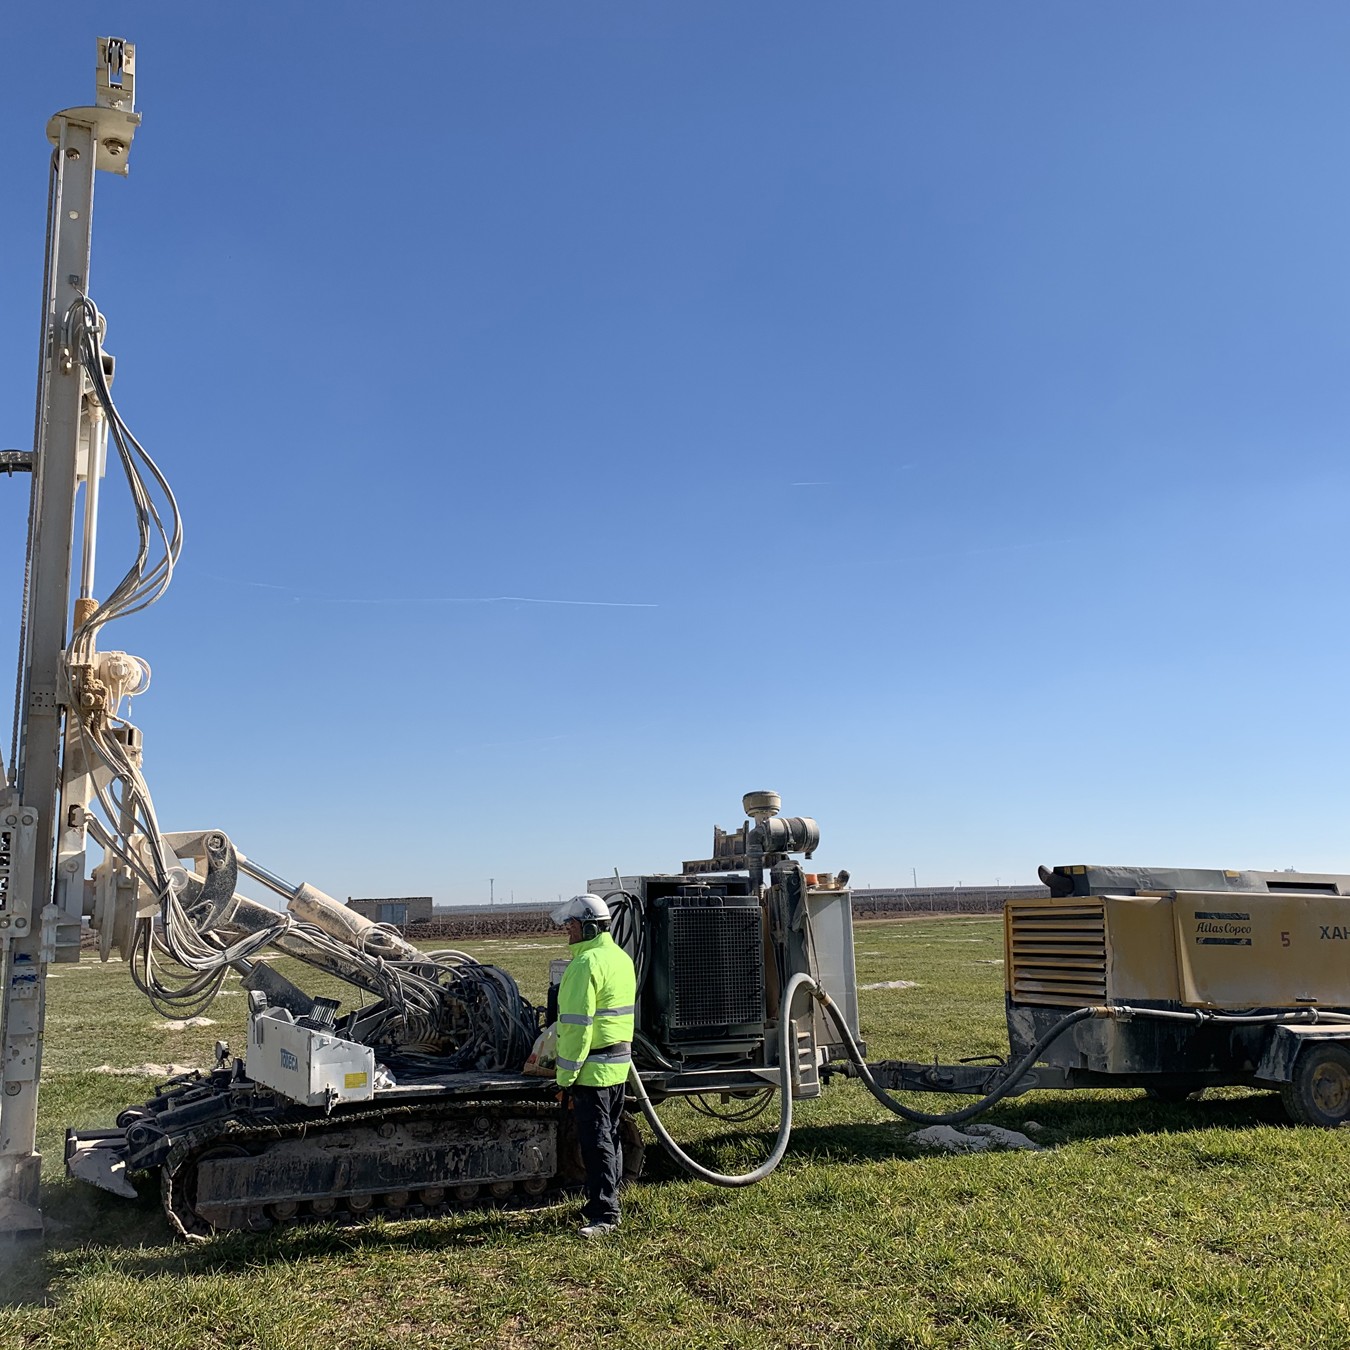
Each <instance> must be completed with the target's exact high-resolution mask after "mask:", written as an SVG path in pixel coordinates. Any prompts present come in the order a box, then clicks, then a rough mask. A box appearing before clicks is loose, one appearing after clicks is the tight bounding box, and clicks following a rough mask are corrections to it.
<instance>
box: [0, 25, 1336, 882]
mask: <svg viewBox="0 0 1350 1350" xmlns="http://www.w3.org/2000/svg"><path fill="white" fill-rule="evenodd" d="M5 27H6V48H7V51H6V83H5V86H4V93H3V104H2V105H0V107H2V109H3V130H4V136H3V139H0V171H2V172H3V182H4V198H3V202H4V207H3V213H2V215H0V231H3V233H2V235H0V258H3V265H2V266H0V443H2V444H4V445H14V446H21V447H22V446H26V445H28V444H29V443H30V438H31V416H32V413H31V409H32V391H33V383H34V347H35V337H36V319H37V302H38V292H39V283H40V267H41V249H42V224H43V201H44V193H45V187H46V163H47V146H46V141H45V139H44V135H43V128H44V125H45V122H46V119H47V117H48V116H49V115H50V114H51V113H53V112H55V111H56V110H57V109H58V108H61V107H64V106H67V105H71V104H78V103H84V102H87V101H89V100H90V98H91V95H92V88H93V84H92V80H93V43H94V38H95V37H96V36H97V35H98V34H100V33H107V32H113V33H119V34H123V35H125V36H126V37H128V38H130V39H132V40H134V41H135V42H136V43H137V47H138V60H139V67H140V68H139V105H140V109H141V111H142V112H143V114H144V119H145V120H144V124H143V126H142V128H141V130H140V132H139V133H138V136H137V139H136V143H135V146H134V147H133V151H132V155H131V177H130V178H129V179H127V180H125V181H123V180H119V179H114V178H111V177H109V176H107V175H101V176H100V181H99V184H98V195H97V199H96V209H95V256H94V264H93V269H92V293H93V295H94V298H95V299H96V300H97V302H98V304H99V305H100V307H101V308H102V309H103V311H104V312H105V314H106V315H107V317H108V321H109V327H110V332H109V347H110V349H111V350H112V351H113V352H114V353H115V355H116V356H117V358H118V363H119V364H118V377H117V385H116V389H115V393H116V395H117V396H118V401H119V405H120V407H121V409H122V411H123V413H124V414H125V416H126V418H127V420H128V421H129V423H130V424H131V426H132V427H133V429H135V430H136V431H137V433H138V435H139V436H140V437H141V439H142V440H143V441H144V442H145V444H146V445H147V447H148V448H149V449H150V450H151V452H152V453H153V454H154V455H155V456H156V457H157V458H158V460H159V462H160V464H161V465H162V467H163V468H164V470H165V471H166V472H167V474H168V475H169V477H170V479H171V481H172V482H173V483H174V485H175V487H176V490H177V492H178V496H179V499H180V502H181V504H182V509H183V513H184V516H185V519H186V531H187V536H186V547H185V550H184V557H183V562H182V565H181V568H180V571H179V573H178V575H177V577H176V579H175V582H174V587H173V590H172V591H171V593H170V595H169V596H168V597H167V598H166V599H165V600H164V601H163V602H162V603H161V604H160V605H159V606H158V607H157V608H156V609H155V610H154V611H152V612H151V613H150V614H148V615H147V616H145V617H143V618H137V619H133V620H130V621H127V622H126V623H125V624H123V625H121V627H120V631H119V630H111V631H109V632H108V633H107V636H106V642H105V645H115V644H120V645H123V646H125V647H126V648H127V649H128V650H131V651H134V652H136V653H138V654H140V655H142V656H144V657H146V658H147V659H148V660H149V661H150V662H151V664H152V665H153V667H154V670H155V683H154V687H153V689H152V690H151V692H150V693H149V694H147V695H146V696H145V698H144V699H142V700H140V702H139V703H138V704H137V705H136V714H137V720H138V722H139V723H140V724H141V725H142V726H143V728H144V731H145V738H146V759H147V769H148V773H149V776H150V779H151V782H152V785H153V786H154V789H155V794H156V799H157V802H158V806H159V811H160V815H161V819H162V821H163V823H164V824H165V826H166V828H192V827H199V826H213V827H220V828H223V829H225V830H227V831H228V832H229V833H230V835H231V836H232V837H233V838H234V839H235V841H236V843H237V844H238V845H239V847H240V848H241V849H243V850H244V851H245V852H246V853H249V854H250V855H252V856H254V857H256V858H257V859H258V860H259V861H261V862H264V863H265V864H267V865H269V866H271V867H272V868H273V869H274V870H275V871H278V872H281V873H283V874H284V875H287V876H289V877H291V878H293V879H295V880H300V879H307V880H310V881H312V882H313V883H314V884H316V885H318V886H321V887H323V888H324V889H326V890H328V891H330V892H332V893H334V894H337V895H339V896H346V895H352V894H358V895H359V894H426V893H430V894H433V895H434V896H435V897H436V898H437V900H438V901H442V902H445V901H467V900H473V899H479V898H485V897H486V895H487V891H488V878H489V877H494V878H496V891H497V895H498V896H499V897H504V896H507V895H508V894H511V893H514V895H515V897H516V899H517V900H522V899H532V898H548V897H552V896H554V895H556V894H558V893H559V892H563V893H568V892H571V891H573V890H575V889H577V888H578V887H579V886H580V884H581V883H582V882H584V881H585V879H586V878H587V877H588V876H593V875H599V874H603V873H604V872H606V871H608V870H609V869H611V868H613V867H615V866H617V867H619V868H621V869H622V870H623V871H625V872H633V871H648V870H650V871H659V870H673V869H676V868H678V865H679V863H680V861H681V860H682V859H683V858H688V857H702V856H704V855H705V854H706V852H707V849H708V845H709V843H710V839H711V827H712V825H713V823H714V822H716V823H719V824H722V825H724V826H733V825H737V824H739V821H740V819H741V815H740V797H741V793H742V792H744V791H746V790H748V789H755V788H775V789H777V790H778V791H780V792H781V793H782V794H783V799H784V807H785V809H786V810H787V812H788V813H789V814H803V815H814V816H816V817H817V818H818V820H819V821H820V824H821V828H822V831H823V835H824V845H823V847H822V849H821V852H820V853H819V855H818V862H819V865H820V867H821V868H823V869H831V868H838V867H849V868H850V869H851V870H852V872H853V875H854V877H855V879H856V881H857V882H859V883H861V884H864V885H868V884H870V885H884V884H896V883H904V882H908V881H909V879H910V877H911V869H913V870H914V871H915V872H917V875H918V879H919V881H920V882H924V883H928V882H932V883H938V882H942V883H949V882H950V883H954V882H957V881H964V882H966V883H967V884H973V883H979V882H992V881H994V880H995V878H1001V879H1002V880H1003V881H1004V882H1012V881H1029V880H1031V879H1033V878H1034V874H1035V867H1036V864H1037V863H1038V862H1046V863H1056V862H1103V863H1115V862H1121V863H1138V864H1144V863H1156V864H1178V865H1179V864H1193V865H1208V866H1230V867H1236V866H1255V867H1284V866H1298V867H1301V868H1310V869H1313V868H1317V869H1320V868H1325V869H1334V870H1347V871H1350V848H1348V847H1347V845H1346V818H1347V801H1346V790H1345V787H1344V783H1345V772H1344V765H1345V762H1346V758H1347V750H1348V749H1350V746H1348V745H1347V740H1348V738H1347V718H1346V712H1345V705H1346V697H1345V684H1346V679H1345V667H1346V660H1347V654H1348V653H1347V624H1346V620H1345V605H1344V601H1343V596H1344V595H1345V592H1346V580H1347V578H1346V572H1347V563H1346V552H1347V550H1346V543H1345V538H1344V534H1345V528H1344V527H1345V521H1346V518H1347V515H1348V514H1350V467H1348V466H1347V456H1346V441H1347V431H1348V430H1350V381H1347V377H1346V372H1347V360H1348V358H1350V320H1348V319H1347V316H1348V315H1350V261H1348V260H1350V178H1347V174H1346V164H1347V161H1348V160H1350V10H1347V9H1346V8H1345V6H1344V5H1341V4H1325V3H1305V4H1299V5H1297V6H1279V7H1276V6H1271V5H1268V4H1244V3H1228V2H1226V3H1222V4H1218V3H1209V4H1188V5H1185V6H1176V5H1164V4H1132V5H1084V4H1081V3H1076V2H1075V3H1059V4H1051V3H1041V4H1036V5H1008V4H1003V3H965V4H960V5H934V4H899V3H896V4H863V3H853V4H846V5H822V4H819V3H814V2H813V3H790V2H788V0H778V3H775V4H772V5H770V4H767V3H761V4H751V3H743V4H727V3H690V2H689V0H680V3H673V2H672V3H665V4H651V3H639V2H635V0H626V2H625V3H622V4H619V3H610V4H598V3H579V2H575V0H568V2H566V3H549V4H545V3H494V4H488V3H481V4H474V5H470V4H430V3H427V4H422V5H409V4H400V3H386V4H381V5H371V4H366V3H362V4H351V3H338V4H329V5H326V6H322V7H319V6H313V5H304V6H302V5H300V4H298V3H293V4H288V5H287V4H273V5H267V6H264V5H260V4H255V5H229V6H224V5H215V6H205V5H172V6H171V5H159V6H143V5H142V6H137V5H130V4H120V3H100V4H98V5H94V4H82V3H67V4H62V5H59V6H51V5H48V6H36V5H29V6H21V7H16V9H15V12H14V13H12V14H10V15H8V16H7V19H6V25H5ZM108 481H109V483H111V482H112V479H109V480H108ZM120 505H121V498H120V497H118V496H117V495H116V493H115V491H114V490H113V489H111V488H110V490H109V504H108V507H107V512H108V514H107V516H106V517H105V519H106V522H107V523H106V528H105V532H104V537H103V538H104V542H103V545H102V554H101V558H100V564H101V570H100V580H101V582H102V588H104V589H106V587H108V586H110V585H111V584H112V582H113V581H114V579H115V577H116V576H117V575H120V571H121V565H122V564H124V561H125V559H126V557H127V552H126V549H127V545H128V540H127V535H126V528H125V524H124V522H125V514H124V513H121V512H119V511H118V507H119V506H120ZM25 506H26V492H25V490H24V486H23V484H22V483H21V482H20V481H19V480H15V481H14V482H13V483H12V484H8V485H7V484H5V483H4V481H3V480H0V528H3V531H4V534H5V539H6V542H5V544H4V550H5V551H4V552H3V553H0V583H2V582H3V579H4V578H5V577H7V578H8V586H9V593H10V595H11V600H10V601H9V602H7V612H9V613H10V614H16V611H17V603H18V587H19V566H20V562H19V558H20V554H19V549H18V547H17V546H16V545H15V542H14V541H15V539H16V537H18V536H20V535H21V533H22V517H23V511H24V508H25ZM0 594H3V587H2V586H0ZM502 597H517V598H502ZM521 597H523V598H521ZM15 627H16V624H15V623H14V622H13V621H8V620H3V618H0V635H2V637H3V645H0V668H5V667H6V666H8V665H9V664H10V660H9V659H6V658H4V651H5V650H11V651H12V648H13V644H14V629H15ZM6 720H7V719H6ZM5 740H6V744H7V741H8V737H7V736H6V737H5Z"/></svg>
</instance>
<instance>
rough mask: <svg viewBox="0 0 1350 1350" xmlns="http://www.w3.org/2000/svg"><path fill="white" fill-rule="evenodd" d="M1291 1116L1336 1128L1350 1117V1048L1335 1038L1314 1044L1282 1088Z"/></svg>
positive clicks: (1324, 1127)
mask: <svg viewBox="0 0 1350 1350" xmlns="http://www.w3.org/2000/svg"><path fill="white" fill-rule="evenodd" d="M1280 1097H1281V1098H1282V1100H1283V1101H1284V1109H1285V1110H1286V1111H1287V1112H1288V1113H1289V1118H1290V1119H1291V1120H1293V1121H1295V1122H1297V1123H1298V1124H1300V1125H1317V1126H1319V1127H1321V1128H1322V1129H1326V1130H1334V1129H1335V1128H1336V1127H1337V1126H1338V1125H1343V1124H1345V1122H1346V1121H1347V1120H1350V1049H1347V1048H1346V1047H1345V1046H1344V1045H1341V1044H1338V1043H1337V1042H1335V1041H1323V1042H1322V1043H1321V1044H1320V1045H1310V1046H1308V1047H1307V1048H1306V1049H1304V1051H1303V1053H1302V1054H1301V1055H1299V1057H1298V1060H1297V1062H1296V1063H1295V1064H1294V1076H1293V1078H1292V1079H1290V1081H1289V1082H1287V1083H1286V1084H1285V1085H1284V1087H1283V1088H1282V1089H1281V1090H1280Z"/></svg>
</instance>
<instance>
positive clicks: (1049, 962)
mask: <svg viewBox="0 0 1350 1350" xmlns="http://www.w3.org/2000/svg"><path fill="white" fill-rule="evenodd" d="M1041 880H1042V881H1043V882H1044V883H1045V884H1046V886H1047V887H1048V888H1049V891H1050V894H1049V896H1048V897H1046V898H1044V899H1041V898H1034V897H1033V898H1025V897H1023V898H1017V899H1011V900H1009V901H1008V902H1007V903H1006V905H1005V907H1004V932H1003V940H1004V981H1005V1005H1006V1010H1007V1022H1008V1042H1009V1047H1010V1057H1009V1058H1010V1065H1011V1071H1010V1065H1009V1064H1005V1065H998V1066H993V1067H991V1066H988V1065H974V1064H921V1063H914V1062H892V1063H885V1064H879V1065H876V1066H874V1067H873V1069H872V1074H873V1076H874V1078H875V1080H876V1082H877V1083H878V1085H880V1086H882V1087H886V1088H890V1089H893V1090H905V1091H915V1092H960V1093H972V1094H975V1095H978V1096H980V1097H982V1098H986V1099H987V1097H988V1094H990V1093H994V1092H997V1093H998V1096H1000V1097H1002V1096H1013V1095H1017V1094H1019V1093H1022V1092H1026V1091H1028V1090H1030V1089H1032V1088H1056V1089H1064V1088H1085V1087H1086V1088H1103V1087H1141V1088H1145V1089H1146V1090H1147V1091H1148V1092H1149V1094H1150V1095H1151V1096H1152V1097H1154V1098H1155V1099H1157V1100H1159V1101H1164V1102H1166V1101H1181V1100H1183V1099H1184V1098H1186V1097H1189V1096H1192V1095H1194V1094H1197V1093H1199V1092H1200V1091H1202V1090H1203V1089H1204V1088H1206V1087H1231V1086H1243V1087H1255V1088H1269V1089H1274V1090H1277V1091H1279V1092H1280V1094H1281V1097H1282V1098H1283V1101H1284V1105H1285V1108H1286V1110H1287V1111H1288V1113H1289V1115H1290V1117H1291V1118H1292V1119H1293V1120H1295V1121H1298V1122H1301V1123H1303V1124H1307V1125H1320V1126H1326V1127H1334V1126H1337V1125H1340V1124H1343V1123H1344V1122H1345V1121H1346V1120H1347V1119H1350V1025H1348V1024H1350V1016H1348V1015H1347V1014H1348V1013H1350V876H1340V875H1330V874H1319V873H1297V872H1252V871H1217V870H1205V869H1198V868H1197V869H1180V868H1143V867H1082V866H1080V867H1056V868H1054V869H1053V870H1051V869H1047V868H1042V869H1041ZM1023 1065H1024V1068H1021V1069H1020V1070H1019V1068H1018V1066H1023ZM988 1104H990V1105H992V1102H989V1103H988ZM981 1109H983V1106H981Z"/></svg>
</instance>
